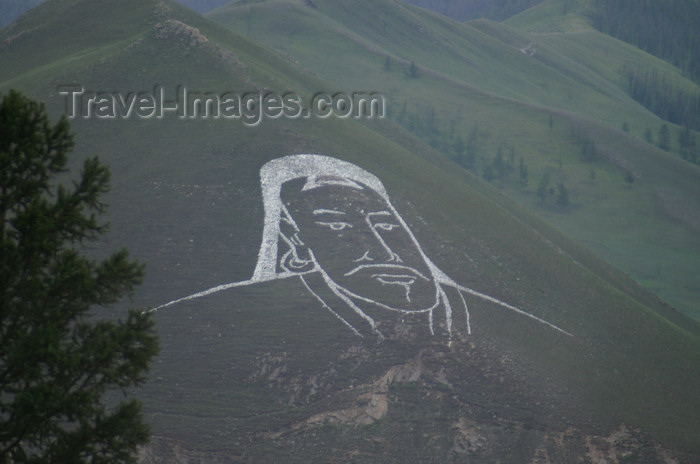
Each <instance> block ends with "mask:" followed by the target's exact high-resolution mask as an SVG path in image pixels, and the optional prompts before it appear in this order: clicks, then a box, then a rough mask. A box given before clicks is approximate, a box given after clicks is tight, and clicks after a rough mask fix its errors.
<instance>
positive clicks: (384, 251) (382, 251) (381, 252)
mask: <svg viewBox="0 0 700 464" xmlns="http://www.w3.org/2000/svg"><path fill="white" fill-rule="evenodd" d="M370 231H371V234H372V235H371V239H370V240H369V242H370V243H368V244H367V247H368V250H367V251H365V254H364V255H363V257H366V258H368V259H369V260H371V261H379V262H382V263H400V262H401V258H400V257H399V255H398V254H396V253H395V252H394V250H392V249H391V247H390V246H389V245H388V244H387V243H386V241H385V240H384V239H383V238H382V236H381V235H380V234H379V233H378V232H377V231H376V230H375V229H374V227H370Z"/></svg>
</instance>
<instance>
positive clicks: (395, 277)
mask: <svg viewBox="0 0 700 464" xmlns="http://www.w3.org/2000/svg"><path fill="white" fill-rule="evenodd" d="M372 278H373V279H376V280H377V281H379V282H380V283H382V284H387V285H412V284H413V282H415V281H416V276H415V275H407V274H386V273H384V274H372Z"/></svg>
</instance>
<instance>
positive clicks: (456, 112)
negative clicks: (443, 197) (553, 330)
mask: <svg viewBox="0 0 700 464" xmlns="http://www.w3.org/2000/svg"><path fill="white" fill-rule="evenodd" d="M314 5H315V6H316V8H310V7H307V6H305V5H304V3H303V2H295V1H265V2H258V3H256V4H254V5H250V4H245V5H240V6H239V5H238V4H237V3H236V2H234V3H231V4H230V5H228V6H225V7H222V8H220V9H218V10H215V11H213V12H211V13H209V14H208V16H209V17H210V18H211V19H213V20H215V21H217V22H219V23H221V24H223V25H225V26H228V27H230V28H231V29H232V30H236V31H239V32H241V33H243V34H246V35H247V36H248V37H250V38H251V39H253V40H256V41H259V42H261V43H265V44H267V45H268V46H270V47H271V48H274V49H276V50H279V51H280V52H282V53H283V54H284V55H286V56H288V57H289V58H290V60H292V61H293V62H296V63H299V64H300V65H301V66H303V67H305V68H307V69H309V70H311V71H313V72H314V73H315V74H316V75H318V76H319V77H321V78H323V79H325V80H326V81H327V82H332V83H334V85H335V86H336V87H339V88H343V89H375V90H380V91H382V92H384V93H385V94H386V95H387V96H388V98H389V101H390V107H389V108H390V117H391V118H392V119H394V120H396V121H397V122H399V123H400V124H402V125H403V126H404V127H406V128H407V129H408V130H410V131H412V132H414V133H415V134H416V135H418V136H419V137H421V138H422V139H423V140H425V141H426V142H427V143H429V144H430V145H431V146H433V147H434V148H436V149H438V150H440V151H441V152H443V153H444V154H447V156H448V157H450V158H451V159H453V160H456V161H457V162H458V163H460V164H462V165H463V166H464V167H466V168H468V169H470V170H471V171H472V172H473V173H475V174H476V175H478V176H483V175H484V173H485V172H484V171H485V170H487V168H488V169H492V168H493V166H494V163H495V162H496V157H497V156H498V153H499V150H500V151H501V152H502V153H503V155H502V156H503V158H504V159H505V160H506V161H509V160H508V158H509V157H512V159H511V160H510V164H509V165H508V166H506V167H505V168H502V170H503V171H504V172H503V173H502V174H501V175H499V176H497V177H498V181H496V182H494V181H493V179H492V181H491V183H492V184H493V185H494V186H495V187H496V188H498V189H499V190H501V191H502V192H503V193H504V194H506V195H508V196H509V197H511V198H512V199H514V200H515V201H517V202H519V203H521V204H522V205H524V206H525V207H527V208H528V209H530V210H531V211H532V212H534V213H535V214H537V215H539V216H540V217H542V218H544V219H545V220H547V221H548V222H550V223H551V224H553V225H555V226H556V227H558V228H559V229H561V230H563V231H564V232H566V233H567V234H569V235H571V236H572V237H575V238H576V239H578V240H580V241H581V242H583V243H585V244H586V245H587V246H589V247H590V248H591V249H592V250H594V251H595V252H596V253H598V255H599V256H601V257H603V258H604V259H606V260H608V261H609V262H611V263H613V264H615V265H616V266H619V267H620V268H621V269H623V270H624V271H625V272H627V273H629V274H630V275H631V276H633V277H634V278H635V279H636V280H637V281H639V282H641V283H642V284H644V285H645V286H647V287H649V288H651V289H652V290H653V291H654V292H656V293H657V294H658V295H659V296H661V297H662V298H663V299H664V300H666V301H668V302H669V303H670V304H672V305H673V306H675V307H677V308H678V309H680V310H682V311H684V312H685V313H687V314H690V315H692V316H693V317H696V318H697V317H699V315H700V313H698V305H697V301H698V297H699V296H700V295H698V289H700V282H698V280H697V279H698V276H700V272H698V270H699V269H700V267H699V266H700V261H699V258H698V257H700V240H699V239H698V220H699V218H700V211H698V210H697V208H696V206H694V204H693V198H698V197H699V196H700V191H699V189H700V187H698V186H699V185H700V183H698V175H700V170H698V167H697V165H694V164H692V163H688V162H684V161H683V160H682V157H681V156H680V151H681V150H680V147H679V145H678V139H679V136H680V134H681V133H682V132H683V129H682V128H681V127H677V126H674V125H672V124H668V123H667V122H665V121H663V120H661V119H660V118H658V117H657V116H655V115H654V114H652V113H651V112H650V111H648V110H647V109H645V108H643V107H642V106H641V105H640V104H639V103H638V102H636V101H635V100H634V99H632V98H631V97H630V96H629V95H628V94H627V93H626V91H625V89H624V87H623V86H622V85H621V82H622V75H621V73H622V65H623V64H627V65H629V66H636V67H639V68H643V69H648V70H652V71H653V72H655V73H657V74H658V75H665V76H667V77H668V78H669V79H671V78H672V79H674V80H675V81H676V82H678V85H682V87H683V88H684V89H687V91H688V92H692V91H697V89H698V86H697V85H696V84H694V83H692V82H691V81H689V80H687V79H685V78H684V77H683V75H682V73H681V72H680V71H678V70H677V69H675V68H673V67H672V66H671V65H669V64H668V63H665V62H663V61H661V60H659V59H657V58H655V57H653V56H651V55H648V54H646V53H644V52H642V51H640V50H638V49H636V48H634V47H632V46H630V45H628V44H625V43H623V42H621V41H619V40H616V39H613V38H611V37H609V36H607V35H605V34H602V33H600V32H598V31H596V30H595V29H593V28H592V27H591V26H590V25H589V24H588V22H589V20H588V17H587V15H586V11H587V10H586V9H585V8H584V6H581V7H578V8H574V7H573V6H572V5H574V4H573V3H571V2H550V1H547V2H543V3H541V4H539V5H537V6H536V7H533V8H532V9H530V10H527V11H526V12H523V13H521V14H520V15H517V16H515V17H513V18H512V19H510V20H509V21H508V22H507V23H506V24H499V23H494V22H489V21H486V20H478V21H474V22H470V23H466V24H462V23H457V22H454V21H451V20H449V19H447V18H444V17H441V16H437V15H433V14H431V13H429V12H426V11H424V10H420V9H416V8H413V7H411V6H410V5H406V4H402V3H395V2H393V3H391V2H380V3H377V2H368V3H367V4H357V3H354V4H353V5H352V6H350V5H349V4H346V3H344V2H322V1H318V2H315V3H314ZM566 5H568V9H567V8H565V6H566ZM366 11H371V12H372V14H365V12H366ZM412 62H414V63H415V64H416V69H417V70H418V77H417V78H410V77H407V74H408V69H409V67H410V63H412ZM664 124H666V126H667V128H670V129H669V131H668V132H669V134H670V135H669V140H670V148H669V150H670V151H664V150H660V149H659V148H658V146H657V134H658V133H659V132H660V131H661V128H662V126H663V125H664ZM623 127H624V129H625V130H623ZM647 136H651V139H652V141H651V143H650V142H648V141H647V138H646V137H647ZM470 139H471V140H473V143H471V149H470V147H469V145H470V144H469V143H467V142H469V140H470ZM465 147H466V148H465ZM499 147H500V148H499ZM511 153H512V154H511ZM520 158H523V162H524V164H525V165H526V167H527V169H528V179H527V180H528V183H527V185H526V186H525V187H523V185H522V183H521V182H520V178H519V175H518V169H517V168H518V166H517V165H518V163H519V159H520ZM492 170H493V169H492ZM545 174H546V175H548V176H549V177H550V184H551V187H552V188H556V187H557V185H558V184H560V183H562V184H564V186H565V188H566V189H567V190H568V192H569V197H570V205H569V206H568V207H566V208H558V207H557V206H556V203H555V198H548V199H547V200H546V201H541V200H540V198H539V197H538V196H537V195H536V191H537V188H538V184H539V182H540V180H541V179H542V177H543V176H544V175H545ZM486 177H488V176H486ZM504 177H505V179H504V180H501V179H503V178H504ZM626 179H627V180H628V181H630V180H631V182H628V181H626Z"/></svg>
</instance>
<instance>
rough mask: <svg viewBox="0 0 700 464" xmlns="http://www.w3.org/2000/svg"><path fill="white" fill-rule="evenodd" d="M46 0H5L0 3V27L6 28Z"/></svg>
mask: <svg viewBox="0 0 700 464" xmlns="http://www.w3.org/2000/svg"><path fill="white" fill-rule="evenodd" d="M43 1H45V0H3V2H1V3H0V27H4V26H6V25H8V24H10V23H11V22H12V21H14V20H15V19H17V18H18V17H19V16H20V15H21V14H22V13H24V12H25V11H29V10H31V9H32V8H34V7H35V6H37V5H39V4H40V3H42V2H43Z"/></svg>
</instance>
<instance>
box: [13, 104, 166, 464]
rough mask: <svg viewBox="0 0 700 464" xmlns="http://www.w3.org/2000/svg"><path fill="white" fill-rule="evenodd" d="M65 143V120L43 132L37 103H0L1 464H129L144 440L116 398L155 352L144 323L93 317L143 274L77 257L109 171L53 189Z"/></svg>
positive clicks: (90, 171) (143, 431) (87, 171)
mask: <svg viewBox="0 0 700 464" xmlns="http://www.w3.org/2000/svg"><path fill="white" fill-rule="evenodd" d="M73 143H74V142H73V135H72V134H71V133H70V131H69V124H68V121H67V119H66V118H65V117H64V118H62V119H61V120H60V121H59V122H58V123H56V124H55V125H51V124H50V122H49V119H48V116H47V114H46V110H45V108H44V106H43V105H40V104H37V103H36V102H34V101H32V100H30V99H28V98H27V97H25V96H23V95H22V94H20V93H19V92H16V91H10V93H9V94H7V95H5V96H4V97H3V98H2V101H1V102H0V237H1V240H2V242H1V243H0V463H13V464H14V463H47V464H48V463H71V464H81V463H91V464H96V463H130V462H135V454H136V449H137V446H138V445H140V444H144V443H145V442H146V441H147V440H148V436H149V431H148V427H147V426H146V424H145V423H144V421H143V418H142V415H141V412H140V404H139V403H138V402H137V401H135V400H134V399H130V398H128V397H121V394H122V393H124V394H126V392H127V389H129V388H130V387H132V386H135V385H137V384H139V383H141V382H142V381H144V380H145V374H146V372H147V369H148V366H149V363H150V361H151V359H152V358H153V356H154V355H155V354H156V353H157V351H158V340H157V337H156V335H155V333H154V329H153V320H152V317H151V316H150V315H149V314H148V313H144V312H141V311H136V310H132V311H130V312H129V313H128V316H127V317H126V319H125V320H119V321H116V320H113V319H114V318H109V319H107V318H96V317H94V316H93V314H92V313H91V312H90V309H91V308H92V307H93V306H101V307H109V306H110V305H112V304H114V303H115V302H117V301H118V300H120V299H121V298H122V297H123V296H125V295H128V294H130V293H131V292H132V290H133V288H134V287H135V286H136V285H137V284H138V283H139V282H140V281H141V279H142V276H143V266H142V265H141V264H140V263H138V262H136V261H132V260H130V259H129V256H128V253H127V251H126V250H121V251H118V252H115V253H113V254H112V255H111V256H109V257H107V258H106V259H104V260H102V261H96V260H93V259H90V258H88V257H86V256H84V254H83V253H81V246H82V245H84V244H86V243H87V242H90V241H93V240H95V239H97V238H99V237H100V236H101V235H102V234H104V233H105V232H106V226H105V225H104V224H101V223H100V221H99V220H98V219H99V216H100V214H101V213H103V212H104V209H105V205H104V204H103V203H102V202H101V200H100V196H101V195H102V194H103V193H105V192H106V191H107V190H108V188H109V170H108V169H107V167H105V166H104V165H102V164H100V162H99V160H98V159H97V158H91V159H88V160H87V161H85V163H84V165H83V169H82V173H81V174H80V176H79V177H78V178H77V180H76V181H75V182H74V183H73V185H72V186H71V187H64V186H63V185H57V182H56V177H57V176H59V175H67V174H66V172H67V169H66V165H67V156H66V154H67V153H68V152H69V151H70V150H71V149H72V147H73ZM120 392H121V393H120ZM108 393H109V394H110V400H109V401H107V400H106V394H108ZM112 393H114V394H112ZM118 395H119V396H118ZM120 397H121V399H120Z"/></svg>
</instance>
